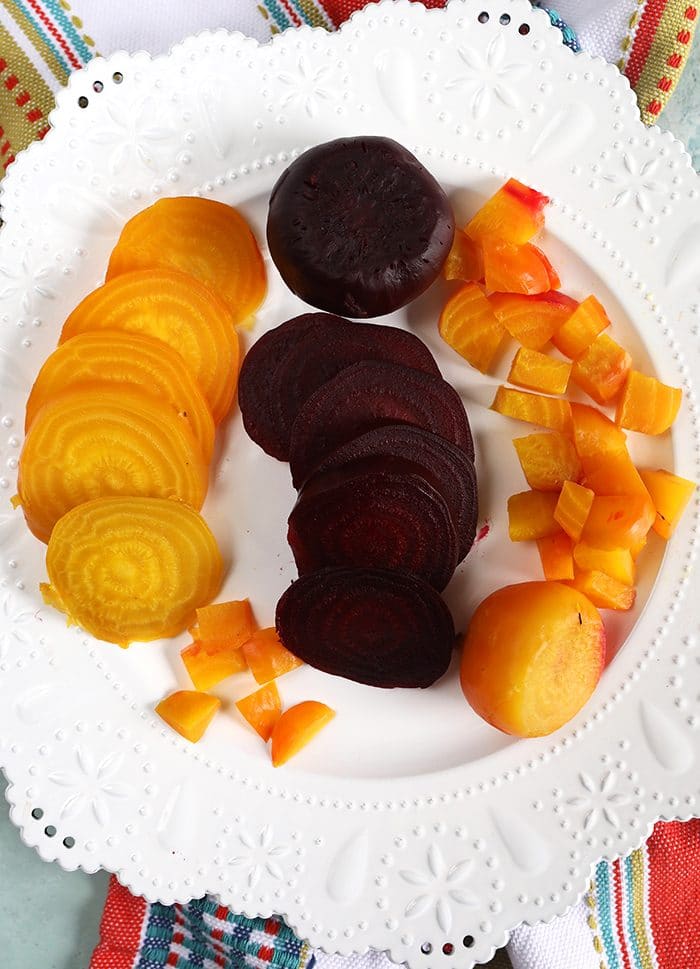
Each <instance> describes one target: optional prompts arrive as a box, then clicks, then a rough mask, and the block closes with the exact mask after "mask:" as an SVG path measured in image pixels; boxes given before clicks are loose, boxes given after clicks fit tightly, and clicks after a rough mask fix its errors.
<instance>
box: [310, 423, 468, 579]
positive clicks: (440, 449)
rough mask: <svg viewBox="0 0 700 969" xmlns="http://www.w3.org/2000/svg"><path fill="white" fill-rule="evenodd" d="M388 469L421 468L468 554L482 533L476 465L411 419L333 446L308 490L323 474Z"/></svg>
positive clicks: (416, 470)
mask: <svg viewBox="0 0 700 969" xmlns="http://www.w3.org/2000/svg"><path fill="white" fill-rule="evenodd" d="M368 471H387V472H390V473H392V474H407V473H409V474H417V475H420V476H421V477H422V478H424V479H425V480H426V481H427V482H428V484H430V485H432V487H433V488H435V490H436V491H438V492H439V493H440V494H441V495H442V497H443V498H444V500H445V503H446V504H447V507H448V509H449V511H450V517H451V519H452V522H453V524H454V527H455V530H456V532H457V545H458V556H457V557H458V561H460V562H461V561H462V559H463V558H464V557H465V556H466V555H467V553H468V552H469V550H470V549H471V547H472V545H473V544H474V538H475V535H476V524H477V517H478V511H479V507H478V493H477V481H476V470H475V468H474V463H473V462H472V461H470V460H469V458H468V457H467V455H466V454H465V453H464V451H462V450H460V448H458V447H457V446H456V445H454V444H451V443H450V441H446V440H445V439H444V438H442V437H438V436H437V434H431V433H430V431H424V430H422V428H420V427H411V425H410V424H388V425H387V426H386V427H375V428H374V429H373V430H371V431H367V433H366V434H362V435H360V437H355V438H353V439H352V440H351V441H348V442H347V444H343V445H341V446H340V447H339V448H337V449H336V450H335V451H331V453H330V454H329V455H327V457H325V458H324V459H323V460H322V461H321V463H320V464H319V465H318V466H317V467H316V469H315V471H314V473H313V475H312V477H311V478H310V479H309V481H308V482H307V485H306V487H305V489H304V490H305V491H307V490H308V488H309V486H310V485H311V483H312V482H314V481H315V480H316V479H317V478H318V477H319V475H322V476H323V477H324V478H326V479H327V478H328V475H329V474H331V473H336V474H338V475H339V476H340V480H342V477H343V475H345V476H347V475H348V474H351V475H357V474H358V473H360V472H365V473H366V472H368Z"/></svg>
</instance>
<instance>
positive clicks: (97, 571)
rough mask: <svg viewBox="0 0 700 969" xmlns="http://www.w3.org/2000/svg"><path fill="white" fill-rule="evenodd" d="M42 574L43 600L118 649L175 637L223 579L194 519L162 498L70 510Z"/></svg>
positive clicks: (215, 553) (204, 531)
mask: <svg viewBox="0 0 700 969" xmlns="http://www.w3.org/2000/svg"><path fill="white" fill-rule="evenodd" d="M46 569H47V572H48V575H49V583H50V585H48V586H44V587H42V592H43V593H44V598H45V599H46V601H47V602H49V603H50V604H51V605H54V606H56V607H57V608H59V609H61V611H62V612H65V613H66V615H67V616H68V619H69V621H71V622H74V623H77V624H78V625H79V626H82V628H83V629H84V630H85V631H86V632H89V633H91V634H92V635H93V636H95V637H96V638H97V639H104V640H107V641H108V642H111V643H118V644H119V645H120V646H127V645H128V644H129V643H130V642H133V641H135V640H138V641H147V640H151V639H161V638H165V637H168V636H176V635H177V634H178V633H181V632H182V631H183V630H184V629H186V628H187V626H188V625H190V624H191V623H192V621H193V620H194V617H195V610H196V608H197V607H198V606H202V605H204V604H205V603H207V602H209V601H210V600H211V599H213V598H214V596H215V595H216V593H217V592H218V591H219V586H220V585H221V578H222V574H223V565H222V560H221V554H220V552H219V549H218V547H217V544H216V540H215V539H214V536H213V535H212V533H211V531H210V530H209V527H208V526H207V524H206V522H205V521H204V519H203V518H202V517H201V515H199V514H198V513H197V512H196V511H194V509H192V508H190V507H189V506H188V505H185V504H183V503H182V502H179V501H174V500H169V499H164V498H98V499H96V500H95V501H89V502H86V503H85V504H82V505H78V507H77V508H74V509H73V510H72V511H70V512H68V514H67V515H64V516H63V518H61V519H60V520H59V521H58V522H57V524H56V526H55V528H54V530H53V534H52V535H51V540H50V542H49V545H48V548H47V550H46Z"/></svg>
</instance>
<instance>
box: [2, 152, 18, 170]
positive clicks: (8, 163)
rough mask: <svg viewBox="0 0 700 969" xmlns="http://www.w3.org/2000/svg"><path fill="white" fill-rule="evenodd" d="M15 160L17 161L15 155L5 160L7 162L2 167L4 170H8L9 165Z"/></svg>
mask: <svg viewBox="0 0 700 969" xmlns="http://www.w3.org/2000/svg"><path fill="white" fill-rule="evenodd" d="M14 160H15V156H14V155H10V156H9V157H8V158H6V159H5V162H4V164H3V166H2V167H3V168H7V167H8V165H11V164H12V162H13V161H14Z"/></svg>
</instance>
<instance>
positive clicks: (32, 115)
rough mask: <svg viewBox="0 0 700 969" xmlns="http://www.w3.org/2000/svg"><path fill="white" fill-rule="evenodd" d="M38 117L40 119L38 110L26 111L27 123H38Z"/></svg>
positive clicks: (39, 110)
mask: <svg viewBox="0 0 700 969" xmlns="http://www.w3.org/2000/svg"><path fill="white" fill-rule="evenodd" d="M40 117H41V109H40V108H32V110H31V111H27V121H31V122H32V123H34V122H35V121H38V120H39V118H40Z"/></svg>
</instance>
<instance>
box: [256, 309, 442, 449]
mask: <svg viewBox="0 0 700 969" xmlns="http://www.w3.org/2000/svg"><path fill="white" fill-rule="evenodd" d="M360 360H388V361H390V362H393V363H400V364H403V365H404V366H405V367H414V368H415V369H416V370H423V371H425V372H426V373H432V374H435V375H436V376H440V371H439V370H438V366H437V364H436V363H435V360H434V359H433V355H432V354H431V352H430V350H428V348H427V347H426V345H425V344H424V343H423V342H422V341H421V340H419V339H418V337H417V336H414V335H413V334H412V333H407V332H406V331H405V330H400V329H398V327H395V326H382V325H381V324H378V323H351V322H350V321H349V320H344V319H343V318H342V317H340V316H331V315H330V314H328V313H304V314H303V315H302V316H296V317H294V319H291V320H287V321H286V323H282V324H281V325H280V326H277V327H275V328H274V329H273V330H268V332H267V333H264V334H263V335H262V336H261V337H260V339H259V340H258V341H257V342H256V343H254V344H253V346H252V347H251V349H250V350H249V351H248V353H247V354H246V357H245V359H244V361H243V366H242V368H241V373H240V377H239V380H238V403H239V405H240V408H241V416H242V417H243V424H244V426H245V429H246V431H247V432H248V434H249V435H250V437H251V438H252V439H253V440H254V441H255V443H256V444H259V445H260V447H261V448H262V449H263V451H266V452H267V453H268V454H271V455H272V456H273V457H275V458H279V459H280V460H281V461H286V460H288V458H289V438H290V435H291V431H292V424H293V423H294V418H295V417H296V415H297V412H298V411H299V408H300V407H301V405H302V404H303V403H304V401H305V400H306V399H307V398H308V397H310V396H311V394H312V393H313V392H314V391H315V390H317V389H318V387H320V386H321V384H324V383H325V382H326V381H327V380H330V378H331V377H334V376H335V375H336V374H337V373H338V372H339V371H340V370H342V369H343V368H344V367H349V366H350V365H351V364H353V363H357V362H358V361H360Z"/></svg>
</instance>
